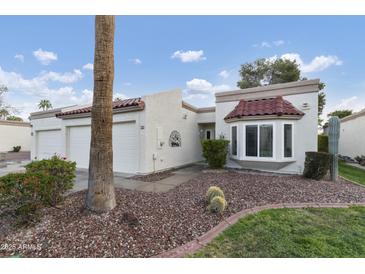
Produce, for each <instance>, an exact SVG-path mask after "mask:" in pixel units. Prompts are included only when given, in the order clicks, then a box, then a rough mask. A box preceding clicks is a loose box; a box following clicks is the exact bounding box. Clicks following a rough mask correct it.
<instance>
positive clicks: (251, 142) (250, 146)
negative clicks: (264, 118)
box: [246, 124, 274, 158]
mask: <svg viewBox="0 0 365 274" xmlns="http://www.w3.org/2000/svg"><path fill="white" fill-rule="evenodd" d="M273 138H274V137H273V125H272V124H261V125H246V156H247V157H262V158H272V157H273Z"/></svg>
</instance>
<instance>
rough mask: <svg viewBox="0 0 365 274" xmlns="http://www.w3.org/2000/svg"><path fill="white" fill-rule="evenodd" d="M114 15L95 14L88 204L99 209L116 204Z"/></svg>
mask: <svg viewBox="0 0 365 274" xmlns="http://www.w3.org/2000/svg"><path fill="white" fill-rule="evenodd" d="M114 29H115V18H114V16H104V15H103V16H102V15H99V16H96V18H95V55H94V97H93V105H92V111H91V144H90V162H89V186H88V193H87V199H86V205H87V207H88V208H89V209H90V210H92V211H96V212H105V211H109V210H112V209H113V208H114V207H115V205H116V201H115V192H114V178H113V143H112V126H113V107H112V103H113V80H114Z"/></svg>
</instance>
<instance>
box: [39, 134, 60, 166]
mask: <svg viewBox="0 0 365 274" xmlns="http://www.w3.org/2000/svg"><path fill="white" fill-rule="evenodd" d="M36 134H37V159H39V160H41V159H48V158H51V157H52V156H53V155H55V154H58V155H63V153H62V146H61V144H62V143H61V142H62V140H61V130H45V131H37V132H36Z"/></svg>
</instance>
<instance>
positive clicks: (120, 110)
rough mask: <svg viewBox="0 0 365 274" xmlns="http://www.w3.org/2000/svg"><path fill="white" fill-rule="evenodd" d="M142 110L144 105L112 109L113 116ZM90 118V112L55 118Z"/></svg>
mask: <svg viewBox="0 0 365 274" xmlns="http://www.w3.org/2000/svg"><path fill="white" fill-rule="evenodd" d="M141 110H144V104H140V105H138V106H130V107H122V108H114V109H113V114H118V113H125V112H134V111H141ZM85 117H91V111H89V112H84V113H75V114H64V115H58V116H57V118H60V119H63V120H66V119H77V118H85Z"/></svg>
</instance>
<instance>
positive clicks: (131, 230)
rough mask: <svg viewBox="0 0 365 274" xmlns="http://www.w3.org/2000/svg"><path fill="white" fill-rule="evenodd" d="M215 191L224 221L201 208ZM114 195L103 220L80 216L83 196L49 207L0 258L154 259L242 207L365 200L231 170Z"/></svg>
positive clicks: (6, 240) (359, 193) (358, 194)
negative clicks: (221, 198) (221, 199)
mask: <svg viewBox="0 0 365 274" xmlns="http://www.w3.org/2000/svg"><path fill="white" fill-rule="evenodd" d="M212 185H216V186H219V187H220V188H222V190H223V191H224V193H225V196H226V199H227V202H228V208H227V210H226V211H225V213H224V214H223V215H214V214H211V213H209V212H207V210H206V204H205V202H204V197H205V192H206V191H207V189H208V188H209V186H212ZM116 195H117V203H118V205H117V207H116V208H115V209H114V210H113V211H112V212H110V213H106V214H101V215H96V214H91V213H89V212H88V211H87V210H85V207H84V199H85V192H84V191H83V192H78V193H75V194H72V195H70V196H68V198H67V199H66V201H65V203H64V204H63V205H61V207H60V208H57V209H56V208H49V209H46V210H45V211H44V214H43V215H44V218H43V220H42V221H41V222H40V223H39V224H37V225H36V226H35V227H33V228H28V229H22V230H18V231H12V232H11V233H8V234H7V235H3V236H0V242H1V243H2V245H4V244H7V245H8V246H10V245H11V247H12V248H8V249H6V248H5V249H4V248H2V250H0V256H11V255H14V254H20V256H25V257H151V256H157V255H158V254H161V253H163V252H165V251H168V250H171V249H174V248H176V247H178V246H181V245H184V244H186V243H188V242H190V241H192V240H194V239H196V238H198V237H199V236H201V235H203V234H205V233H206V232H207V231H209V230H211V229H212V228H213V227H215V226H216V225H217V224H219V223H220V222H221V221H222V220H223V219H224V218H228V217H229V216H231V215H233V214H235V213H237V212H239V211H241V210H243V209H248V208H253V207H257V206H263V205H267V204H278V203H363V202H365V188H364V187H360V186H356V185H354V184H352V183H348V182H346V181H344V180H339V181H338V182H336V183H334V182H329V181H313V180H306V179H303V178H302V177H300V176H273V175H263V174H252V173H250V174H245V173H239V172H234V171H230V172H225V173H205V174H201V175H199V176H198V177H196V178H194V179H192V180H190V181H189V182H187V183H184V184H182V185H180V186H178V187H176V188H175V189H173V190H171V191H169V192H167V193H160V194H158V193H146V192H138V191H130V190H125V189H117V190H116ZM0 230H1V228H0ZM20 244H21V245H22V247H20ZM24 244H25V245H24ZM19 247H20V248H19ZM30 247H37V248H30Z"/></svg>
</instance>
